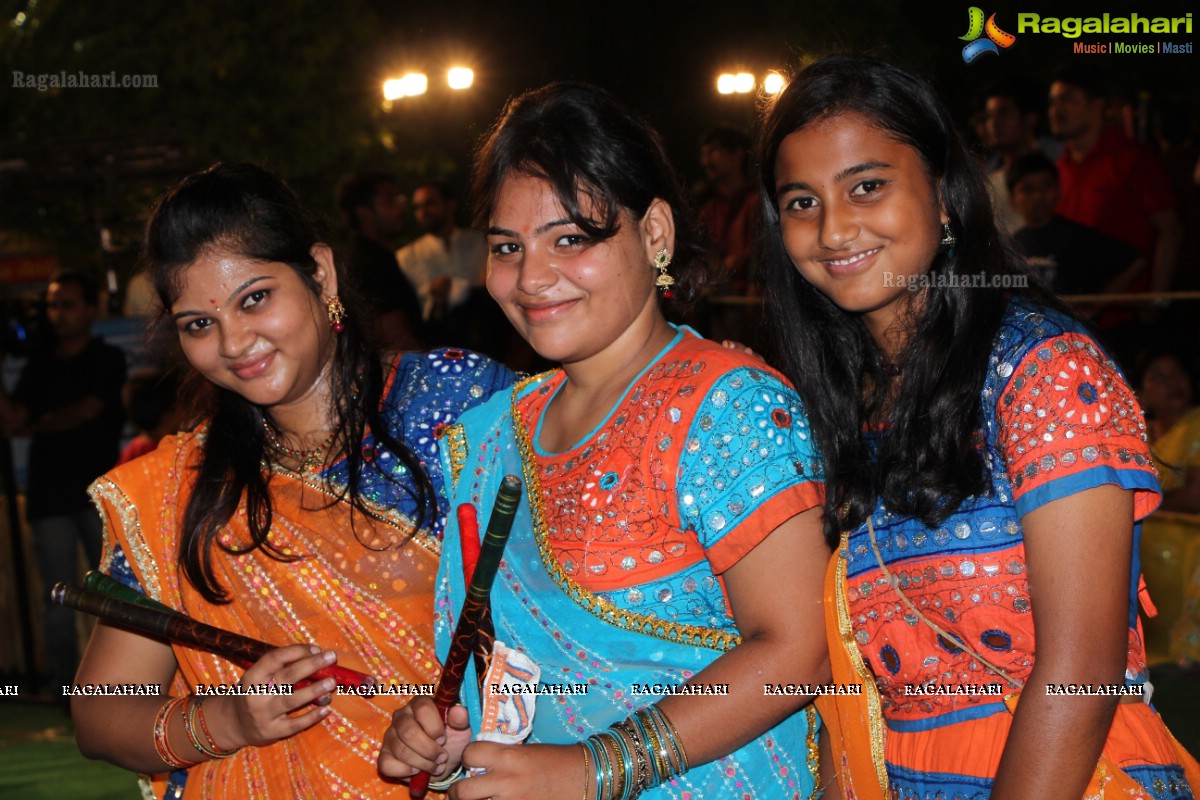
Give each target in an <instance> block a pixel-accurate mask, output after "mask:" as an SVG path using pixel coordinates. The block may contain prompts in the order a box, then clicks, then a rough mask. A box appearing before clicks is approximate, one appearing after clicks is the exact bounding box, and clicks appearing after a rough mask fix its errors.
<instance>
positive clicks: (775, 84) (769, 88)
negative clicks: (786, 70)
mask: <svg viewBox="0 0 1200 800" xmlns="http://www.w3.org/2000/svg"><path fill="white" fill-rule="evenodd" d="M785 85H786V81H784V79H783V76H782V75H780V74H779V73H778V72H768V73H767V77H765V78H763V91H764V92H766V93H767V94H779V93H780V92H782V91H783V87H784V86H785Z"/></svg>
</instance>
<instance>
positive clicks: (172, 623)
mask: <svg viewBox="0 0 1200 800" xmlns="http://www.w3.org/2000/svg"><path fill="white" fill-rule="evenodd" d="M93 580H94V579H93ZM50 599H51V600H53V601H54V602H55V603H57V604H58V605H60V606H66V607H67V608H74V609H76V610H78V611H84V612H87V613H88V614H94V615H95V616H97V617H99V618H100V619H102V620H104V621H105V622H110V623H112V624H113V625H118V626H120V627H122V628H127V629H129V630H131V631H134V632H135V633H141V634H144V635H147V636H156V637H158V638H160V639H167V640H169V641H172V642H178V643H179V644H185V645H188V646H190V647H195V648H197V649H199V650H204V651H206V652H209V653H215V654H216V655H219V656H221V657H222V658H226V659H229V660H230V661H232V662H234V663H236V664H240V665H241V666H244V667H249V666H250V665H251V664H253V663H254V662H256V661H258V660H259V659H260V658H262V657H263V656H265V655H266V654H267V653H268V652H269V651H271V650H274V649H275V648H276V647H277V645H273V644H267V643H266V642H261V641H259V640H258V639H251V638H250V637H249V636H242V635H241V634H240V633H234V632H233V631H227V630H223V629H221V628H217V627H214V626H212V625H206V624H205V623H203V622H199V621H198V620H194V619H192V618H191V617H189V616H186V615H184V614H181V613H179V612H178V611H174V610H172V609H169V608H166V607H165V606H161V604H159V603H156V602H155V601H153V600H150V599H149V598H146V601H145V602H144V603H141V604H139V603H131V602H128V601H126V600H122V599H120V598H118V597H114V596H111V595H109V594H106V593H105V592H103V591H96V590H94V589H81V588H80V587H78V586H69V585H67V584H65V583H62V582H61V581H60V582H58V583H56V584H54V588H53V589H51V590H50ZM154 606H159V607H158V608H155V607H154ZM324 678H333V679H334V680H335V681H337V684H338V686H343V687H345V688H347V689H359V688H362V687H368V686H373V685H374V684H375V679H374V678H372V677H371V676H370V675H366V674H363V673H361V672H359V671H358V670H353V669H350V668H348V667H339V666H337V665H336V664H335V665H333V666H329V667H322V668H321V669H319V670H317V671H316V672H314V673H313V674H312V675H310V676H309V677H308V678H307V679H306V681H307V682H309V683H311V682H313V681H319V680H323V679H324ZM301 685H305V684H304V682H302V681H301V682H297V683H296V686H301Z"/></svg>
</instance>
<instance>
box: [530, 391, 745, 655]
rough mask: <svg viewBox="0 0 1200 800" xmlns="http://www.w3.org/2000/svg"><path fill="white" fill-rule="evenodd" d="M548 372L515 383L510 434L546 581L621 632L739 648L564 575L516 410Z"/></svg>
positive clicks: (729, 637) (728, 637)
mask: <svg viewBox="0 0 1200 800" xmlns="http://www.w3.org/2000/svg"><path fill="white" fill-rule="evenodd" d="M551 374H552V373H551V372H544V373H542V374H540V375H534V376H532V377H529V378H525V379H524V380H521V381H518V382H517V384H516V385H515V386H514V387H513V392H512V417H513V430H514V431H515V433H516V438H517V450H518V452H519V454H520V456H521V467H522V471H523V472H524V474H525V491H526V494H527V495H528V497H529V509H530V516H532V518H533V530H534V536H535V537H536V538H537V545H538V553H539V554H540V555H541V558H542V565H543V566H544V567H545V568H546V571H547V572H549V573H550V577H551V578H553V579H554V582H555V583H557V584H558V586H559V588H560V589H562V590H563V591H564V592H565V593H566V595H567V596H568V597H570V598H571V599H572V600H574V601H575V602H576V603H577V604H578V605H579V606H580V607H582V608H583V609H584V610H585V611H587V612H588V613H590V614H591V615H592V616H594V617H596V618H597V619H599V620H601V621H602V622H607V623H608V624H610V625H613V626H615V627H618V628H620V629H622V630H625V631H630V632H633V633H640V634H643V635H646V636H653V637H654V638H656V639H663V640H665V641H668V642H675V643H677V644H684V645H690V646H692V647H704V648H707V649H709V650H717V651H719V652H725V651H727V650H731V649H733V648H734V647H735V646H737V645H739V644H741V641H742V637H741V636H737V635H734V634H732V633H726V632H724V631H718V630H715V629H713V628H706V627H703V626H701V625H685V624H682V623H678V622H669V621H667V620H662V619H659V618H658V617H653V616H650V615H648V614H638V613H635V612H633V611H626V610H625V609H623V608H621V607H619V606H617V605H615V604H613V603H611V602H609V601H608V600H605V599H604V598H602V597H598V596H597V595H595V594H593V593H592V592H590V591H588V590H587V589H584V588H583V587H582V586H580V585H579V584H577V583H576V582H575V581H573V580H572V579H571V577H570V576H569V575H567V574H566V573H565V572H564V571H563V569H562V567H561V566H560V565H559V563H558V559H557V558H555V557H554V552H553V550H552V549H551V546H550V532H549V530H548V528H547V525H546V520H545V514H544V513H543V505H542V481H541V478H540V477H539V475H538V469H537V461H536V460H535V458H534V455H533V446H532V441H531V439H530V435H529V428H528V426H526V424H525V420H524V418H523V417H522V416H521V412H520V409H518V407H517V400H518V398H519V397H520V395H521V394H522V393H523V392H524V390H525V388H526V387H527V386H530V385H531V384H533V383H537V382H541V381H542V380H545V379H546V378H547V377H548V376H549V375H551Z"/></svg>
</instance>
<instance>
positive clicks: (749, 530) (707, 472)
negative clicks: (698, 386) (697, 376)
mask: <svg viewBox="0 0 1200 800" xmlns="http://www.w3.org/2000/svg"><path fill="white" fill-rule="evenodd" d="M676 497H677V502H678V504H679V506H678V507H679V509H680V517H681V519H682V521H683V524H684V526H685V527H686V528H688V529H689V530H692V531H693V532H695V533H696V535H697V537H698V539H699V540H700V543H701V545H703V547H704V549H705V551H706V554H707V555H708V559H709V561H710V562H711V563H712V565H713V567H714V570H715V571H717V572H722V571H724V570H725V569H727V568H728V567H729V566H731V565H733V564H734V563H736V562H737V561H738V560H740V559H741V558H742V556H744V555H745V554H746V553H748V552H750V550H752V549H753V548H754V547H755V546H757V545H758V544H759V543H760V542H761V541H762V540H763V539H765V538H766V537H767V536H768V535H769V534H770V533H771V532H772V531H773V530H775V528H777V527H778V526H779V525H780V524H782V523H783V522H785V521H787V520H788V519H790V518H791V517H793V516H795V515H796V514H799V513H801V512H802V511H806V510H807V509H809V508H812V507H814V506H816V505H819V504H821V503H822V502H823V501H824V484H823V475H822V467H821V459H820V455H819V454H818V452H817V448H816V445H815V444H814V442H813V438H812V431H811V429H810V428H809V424H808V417H807V415H806V413H805V411H804V404H803V403H802V402H801V400H800V396H799V395H798V394H797V393H796V391H795V390H794V389H792V388H790V387H789V386H787V385H785V384H784V383H783V382H781V381H780V380H779V379H778V378H776V377H775V376H774V375H772V374H770V373H767V372H764V371H763V370H758V369H754V368H749V367H741V368H738V369H735V370H732V371H730V372H728V373H726V374H725V375H723V376H722V377H721V378H720V379H718V380H717V381H716V382H715V383H714V384H713V386H712V388H711V389H710V390H709V392H708V395H707V396H706V397H705V398H704V400H703V402H702V403H701V404H700V406H699V408H698V409H697V411H696V416H695V418H694V419H693V420H692V423H691V426H690V428H689V430H688V434H687V440H686V441H685V443H684V446H683V449H682V454H681V457H680V464H679V470H678V473H677V481H676Z"/></svg>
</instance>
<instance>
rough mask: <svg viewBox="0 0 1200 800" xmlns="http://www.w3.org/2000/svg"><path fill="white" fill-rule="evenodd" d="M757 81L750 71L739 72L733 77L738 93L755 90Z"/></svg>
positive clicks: (747, 92)
mask: <svg viewBox="0 0 1200 800" xmlns="http://www.w3.org/2000/svg"><path fill="white" fill-rule="evenodd" d="M755 83H757V81H755V80H754V76H753V75H751V74H750V73H749V72H739V73H738V74H737V75H735V76H734V77H733V90H734V91H735V92H737V93H738V94H749V93H750V92H753V91H754V85H755Z"/></svg>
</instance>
